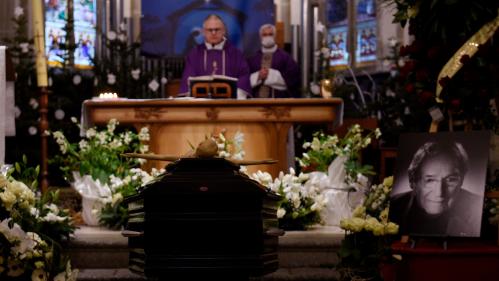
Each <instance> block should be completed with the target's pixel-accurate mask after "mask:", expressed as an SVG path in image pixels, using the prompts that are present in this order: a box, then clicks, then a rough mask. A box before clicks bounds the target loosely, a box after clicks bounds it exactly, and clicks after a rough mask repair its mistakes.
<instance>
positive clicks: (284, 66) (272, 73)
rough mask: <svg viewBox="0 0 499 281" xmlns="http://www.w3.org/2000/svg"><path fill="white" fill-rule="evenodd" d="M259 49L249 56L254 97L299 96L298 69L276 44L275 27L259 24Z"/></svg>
mask: <svg viewBox="0 0 499 281" xmlns="http://www.w3.org/2000/svg"><path fill="white" fill-rule="evenodd" d="M260 40H261V47H262V48H261V50H259V51H258V52H257V53H256V54H255V55H254V56H252V57H250V58H249V59H248V64H249V67H250V72H251V76H250V82H251V87H252V88H253V97H255V98H297V97H300V92H299V90H300V70H299V67H298V64H297V63H296V62H295V61H294V60H293V58H292V57H291V56H290V55H289V54H288V53H286V52H285V51H284V50H281V49H279V48H278V47H277V44H276V42H275V26H274V25H272V24H264V25H262V26H261V27H260Z"/></svg>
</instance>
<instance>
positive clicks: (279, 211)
mask: <svg viewBox="0 0 499 281" xmlns="http://www.w3.org/2000/svg"><path fill="white" fill-rule="evenodd" d="M284 215H286V210H285V209H283V208H279V209H277V218H278V219H280V218H283V217H284Z"/></svg>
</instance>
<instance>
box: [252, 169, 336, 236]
mask: <svg viewBox="0 0 499 281" xmlns="http://www.w3.org/2000/svg"><path fill="white" fill-rule="evenodd" d="M250 177H251V178H252V179H254V180H256V181H257V182H259V183H261V184H262V185H264V186H266V187H267V188H269V189H270V190H272V191H274V192H275V193H277V194H279V195H281V196H282V197H283V198H282V200H281V201H280V202H279V206H278V210H277V217H278V219H279V227H281V228H283V229H289V230H291V229H293V230H298V229H306V228H307V227H310V226H311V225H313V224H318V223H320V222H321V217H320V211H321V210H322V208H324V206H325V205H326V204H327V199H326V198H325V196H324V195H323V193H322V190H321V189H320V186H319V185H317V184H315V183H313V182H311V181H308V179H309V175H308V174H305V173H300V174H299V175H298V176H297V175H296V172H295V170H294V169H293V168H290V169H289V173H288V174H284V173H283V172H280V173H279V176H278V177H277V178H275V179H272V176H271V175H270V174H269V173H267V172H261V171H258V172H256V173H254V174H253V175H251V176H250Z"/></svg>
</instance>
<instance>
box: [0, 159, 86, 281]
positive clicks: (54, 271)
mask: <svg viewBox="0 0 499 281" xmlns="http://www.w3.org/2000/svg"><path fill="white" fill-rule="evenodd" d="M23 161H24V164H25V163H26V158H25V157H24V158H23ZM22 166H23V163H16V165H15V168H13V169H11V170H9V172H8V173H7V175H3V174H0V203H1V204H0V280H20V281H21V280H32V281H38V280H51V281H66V280H67V281H73V280H76V277H77V274H78V271H77V270H72V269H71V264H70V261H69V259H68V258H67V257H65V256H63V255H62V254H61V250H62V247H61V244H60V243H61V242H65V241H67V240H68V239H69V235H70V234H71V233H72V232H73V231H74V226H73V223H72V220H71V218H70V217H69V216H68V213H67V211H65V210H61V209H59V208H58V207H57V205H56V204H55V203H56V201H57V196H58V194H57V192H48V193H46V194H44V195H43V196H40V195H38V194H37V193H36V192H35V190H36V180H33V177H31V175H35V178H36V176H37V175H38V170H39V168H38V167H37V168H28V169H26V170H22V168H21V167H22ZM13 175H16V176H18V178H19V179H22V181H18V180H16V179H14V177H13ZM26 183H28V184H32V183H35V185H34V186H33V185H30V186H29V187H28V185H26Z"/></svg>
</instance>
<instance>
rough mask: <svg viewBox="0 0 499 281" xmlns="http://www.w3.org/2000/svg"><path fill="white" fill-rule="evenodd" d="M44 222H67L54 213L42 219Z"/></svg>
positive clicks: (64, 218)
mask: <svg viewBox="0 0 499 281" xmlns="http://www.w3.org/2000/svg"><path fill="white" fill-rule="evenodd" d="M42 220H43V221H48V222H61V221H65V220H66V217H61V216H58V215H56V214H54V213H52V212H49V213H47V214H46V215H45V217H43V218H42Z"/></svg>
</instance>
